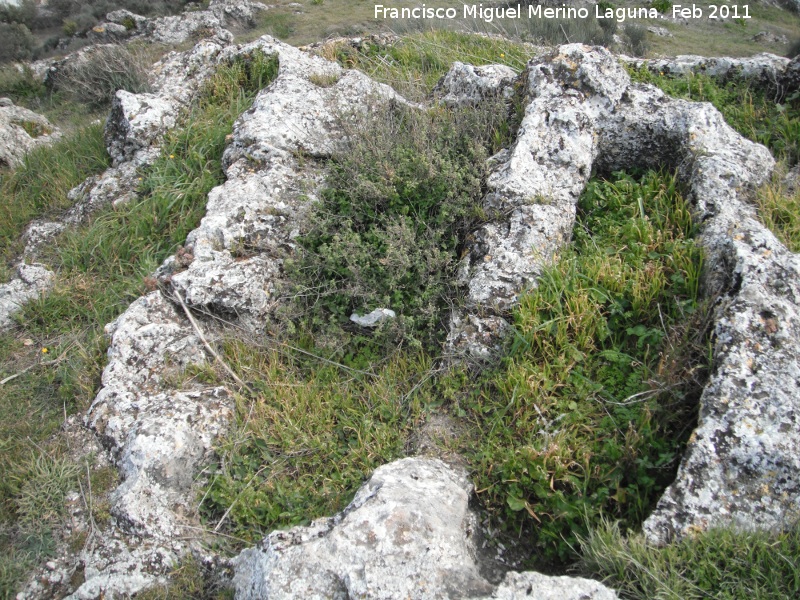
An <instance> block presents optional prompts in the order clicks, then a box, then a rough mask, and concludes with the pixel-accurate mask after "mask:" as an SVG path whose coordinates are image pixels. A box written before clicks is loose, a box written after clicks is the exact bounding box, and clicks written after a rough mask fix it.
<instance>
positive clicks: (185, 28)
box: [90, 0, 269, 44]
mask: <svg viewBox="0 0 800 600" xmlns="http://www.w3.org/2000/svg"><path fill="white" fill-rule="evenodd" d="M268 8H269V7H268V6H266V5H264V4H262V3H261V2H251V1H249V0H245V1H244V2H233V1H232V0H211V2H209V3H208V8H206V9H204V10H187V11H185V12H183V13H181V14H179V15H172V16H167V17H156V18H153V19H148V18H147V17H143V16H141V15H137V14H134V13H132V12H130V11H128V10H115V11H113V12H110V13H108V14H107V15H106V22H105V23H101V24H100V25H98V26H97V27H95V28H94V29H93V30H92V32H91V33H90V36H91V37H93V38H95V39H98V40H103V41H105V40H124V39H128V38H134V37H141V36H145V37H148V38H149V39H151V40H153V41H155V42H160V43H163V44H180V43H183V42H185V41H187V40H189V39H191V38H192V37H194V38H195V39H197V37H207V36H208V35H219V32H220V31H221V30H223V29H225V28H230V27H234V26H248V25H253V24H254V23H255V20H256V18H257V16H258V14H259V13H261V12H262V11H265V10H267V9H268Z"/></svg>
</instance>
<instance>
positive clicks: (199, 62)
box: [105, 39, 232, 166]
mask: <svg viewBox="0 0 800 600" xmlns="http://www.w3.org/2000/svg"><path fill="white" fill-rule="evenodd" d="M225 47H226V43H225V42H224V41H222V40H220V39H209V40H203V41H202V42H200V43H198V44H197V45H196V46H195V47H194V48H193V49H192V50H190V51H189V52H182V53H176V52H172V53H169V54H167V55H166V56H165V57H164V58H163V59H161V60H160V61H159V62H157V63H156V64H155V65H154V66H153V74H152V79H153V81H152V84H153V91H152V92H150V93H141V94H133V93H130V92H126V91H124V90H119V91H118V92H117V93H116V95H115V98H114V101H113V103H112V105H111V113H110V115H109V117H108V120H107V122H106V129H105V137H106V146H107V148H108V153H109V155H110V156H111V158H112V159H113V161H114V165H115V166H117V165H119V164H120V163H122V162H124V161H128V160H134V157H135V155H136V153H137V152H139V151H141V150H147V149H150V148H152V147H154V146H158V145H160V141H161V139H162V138H163V136H164V134H165V133H166V132H167V131H169V130H170V129H172V128H173V127H174V126H175V124H176V123H177V122H178V118H179V116H180V112H181V110H183V109H184V108H186V107H187V106H188V105H189V104H190V102H191V101H192V99H193V98H194V96H195V95H196V94H197V92H198V91H199V90H200V88H201V87H202V86H203V84H204V83H205V81H207V79H208V77H210V76H211V74H212V73H213V72H214V70H215V69H216V68H217V66H218V65H219V64H221V63H223V62H224V61H225V60H228V59H230V58H231V57H232V53H231V51H230V49H228V50H227V51H223V49H224V48H225Z"/></svg>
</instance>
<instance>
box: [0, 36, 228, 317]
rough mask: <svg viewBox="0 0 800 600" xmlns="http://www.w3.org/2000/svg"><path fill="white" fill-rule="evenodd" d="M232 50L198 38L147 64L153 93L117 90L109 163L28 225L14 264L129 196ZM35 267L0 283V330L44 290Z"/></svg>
mask: <svg viewBox="0 0 800 600" xmlns="http://www.w3.org/2000/svg"><path fill="white" fill-rule="evenodd" d="M95 48H98V47H95ZM93 51H94V49H93V48H88V49H83V50H80V51H78V52H77V53H75V54H73V55H70V56H68V57H66V58H64V59H63V60H62V61H60V62H59V63H57V64H56V65H55V66H52V67H51V68H50V71H49V76H50V77H52V78H53V81H57V73H58V72H59V71H60V70H63V69H69V68H73V66H74V65H75V64H76V63H79V62H81V61H87V60H90V57H91V52H93ZM234 52H235V49H234V48H233V47H229V46H228V45H227V44H226V42H224V41H222V40H220V39H219V38H214V39H209V40H203V41H202V42H200V43H199V44H197V45H196V46H195V47H194V48H193V49H192V50H189V51H187V52H182V53H177V52H172V53H169V54H168V55H167V56H165V57H164V58H163V59H161V60H160V61H159V62H157V63H156V64H155V65H154V66H153V75H152V78H153V81H152V85H153V92H150V93H147V94H138V95H137V94H131V93H129V92H125V91H123V90H120V91H119V92H117V96H116V98H115V101H114V103H113V104H112V110H111V114H110V116H109V118H108V120H107V122H106V129H105V138H106V146H107V149H108V152H109V155H110V156H111V157H112V159H113V161H114V165H113V166H112V167H111V168H109V169H107V170H106V171H105V172H104V173H102V174H100V175H98V176H95V177H90V178H89V179H87V180H86V181H84V182H83V183H81V184H80V185H78V186H76V187H75V188H74V189H72V190H70V192H69V194H68V197H69V198H70V200H72V201H73V202H74V204H73V206H72V207H71V208H70V209H69V210H68V211H67V212H66V213H65V215H64V216H63V217H61V218H60V219H59V220H58V221H50V220H48V219H39V220H36V221H34V222H33V223H31V224H30V225H29V226H28V228H27V230H26V232H25V234H24V235H23V241H24V242H25V250H24V252H23V256H22V257H19V261H20V264H24V261H29V262H32V261H36V260H37V258H38V255H39V250H40V249H41V248H42V247H44V246H45V245H46V244H48V243H49V242H50V241H51V240H52V239H53V238H54V237H55V236H56V235H58V234H59V233H61V232H62V231H64V230H65V229H66V228H68V227H71V226H75V225H78V224H80V223H83V222H85V221H86V220H87V219H88V218H89V217H90V216H91V215H92V214H94V213H95V212H96V211H98V210H100V209H101V208H103V207H105V206H107V205H109V204H114V205H116V204H120V203H123V202H127V201H129V200H131V199H132V198H135V197H136V189H137V186H138V183H139V171H140V170H141V169H143V168H146V167H147V166H149V165H150V164H152V163H153V161H154V160H155V159H156V158H157V157H158V156H159V153H160V148H159V147H160V144H161V142H162V140H163V138H164V135H165V134H166V133H167V132H168V131H169V130H170V129H171V128H172V127H174V126H175V124H176V123H177V120H178V117H179V115H180V113H181V111H182V110H184V109H185V108H186V107H188V106H189V104H190V103H191V101H192V99H193V98H194V97H195V96H196V94H197V93H198V92H199V91H200V90H201V89H202V86H203V85H204V84H205V82H206V81H207V80H208V78H209V77H210V76H211V74H212V73H213V72H214V71H215V70H216V68H217V67H218V66H219V65H220V64H224V63H225V62H226V61H229V60H231V59H232V57H233V53H234ZM53 85H55V83H53ZM2 111H12V113H13V114H14V115H17V116H20V115H21V117H20V118H24V119H25V120H30V119H32V117H31V115H33V116H35V117H36V118H37V119H38V120H37V121H32V122H33V123H36V124H39V123H47V122H46V120H44V117H40V116H39V115H36V114H35V113H30V111H26V109H23V108H20V107H16V106H2V107H0V118H2V114H3V112H2ZM12 113H10V114H12ZM28 113H30V115H28ZM37 126H39V125H37ZM41 126H42V127H44V125H41ZM47 126H49V123H47ZM15 127H16V128H17V129H20V130H21V128H20V127H18V126H16V125H15ZM50 127H51V126H50ZM23 133H24V132H23ZM55 135H56V133H53V134H51V135H50V136H44V137H43V138H42V141H43V142H46V141H47V138H48V137H50V138H51V137H53V136H55ZM36 269H37V273H39V274H40V276H37V278H36V283H35V284H32V283H31V282H30V281H28V280H25V279H22V278H20V277H19V276H17V277H15V278H12V280H11V281H9V282H7V283H5V284H0V290H3V291H2V292H0V293H2V294H3V297H4V298H5V300H4V301H3V302H2V304H0V330H2V329H4V328H6V327H8V326H9V325H11V323H12V320H11V315H12V314H13V313H15V312H17V311H18V310H19V309H20V308H21V306H22V304H23V303H24V302H28V301H30V300H33V299H35V298H38V297H39V295H40V294H41V293H43V292H44V291H46V290H48V289H49V288H50V285H51V283H52V280H53V274H52V273H50V274H49V275H48V276H47V277H44V276H43V275H42V273H43V271H44V270H47V269H46V267H44V266H43V265H39V266H37V267H36ZM45 280H46V283H45Z"/></svg>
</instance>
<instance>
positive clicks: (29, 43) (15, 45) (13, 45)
mask: <svg viewBox="0 0 800 600" xmlns="http://www.w3.org/2000/svg"><path fill="white" fill-rule="evenodd" d="M34 44H35V40H34V39H33V35H32V34H31V32H30V30H29V29H28V28H27V27H26V26H25V25H23V24H21V23H0V62H8V61H16V60H30V58H31V56H32V55H33V47H34Z"/></svg>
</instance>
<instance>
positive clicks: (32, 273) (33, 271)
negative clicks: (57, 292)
mask: <svg viewBox="0 0 800 600" xmlns="http://www.w3.org/2000/svg"><path fill="white" fill-rule="evenodd" d="M53 277H54V276H53V272H52V271H51V270H50V269H48V268H47V267H45V266H44V265H40V264H32V265H27V264H25V263H20V264H19V265H17V269H16V274H15V277H14V278H12V279H11V281H9V282H8V283H3V284H0V331H2V330H3V329H5V328H7V327H9V326H10V325H12V324H13V320H12V319H11V317H12V315H14V314H15V313H17V312H18V311H19V310H20V309H21V308H22V306H23V305H24V304H25V303H26V302H30V301H31V300H33V299H35V298H38V297H39V295H40V294H42V293H43V292H45V291H46V290H49V289H50V288H51V287H52V286H53Z"/></svg>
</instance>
